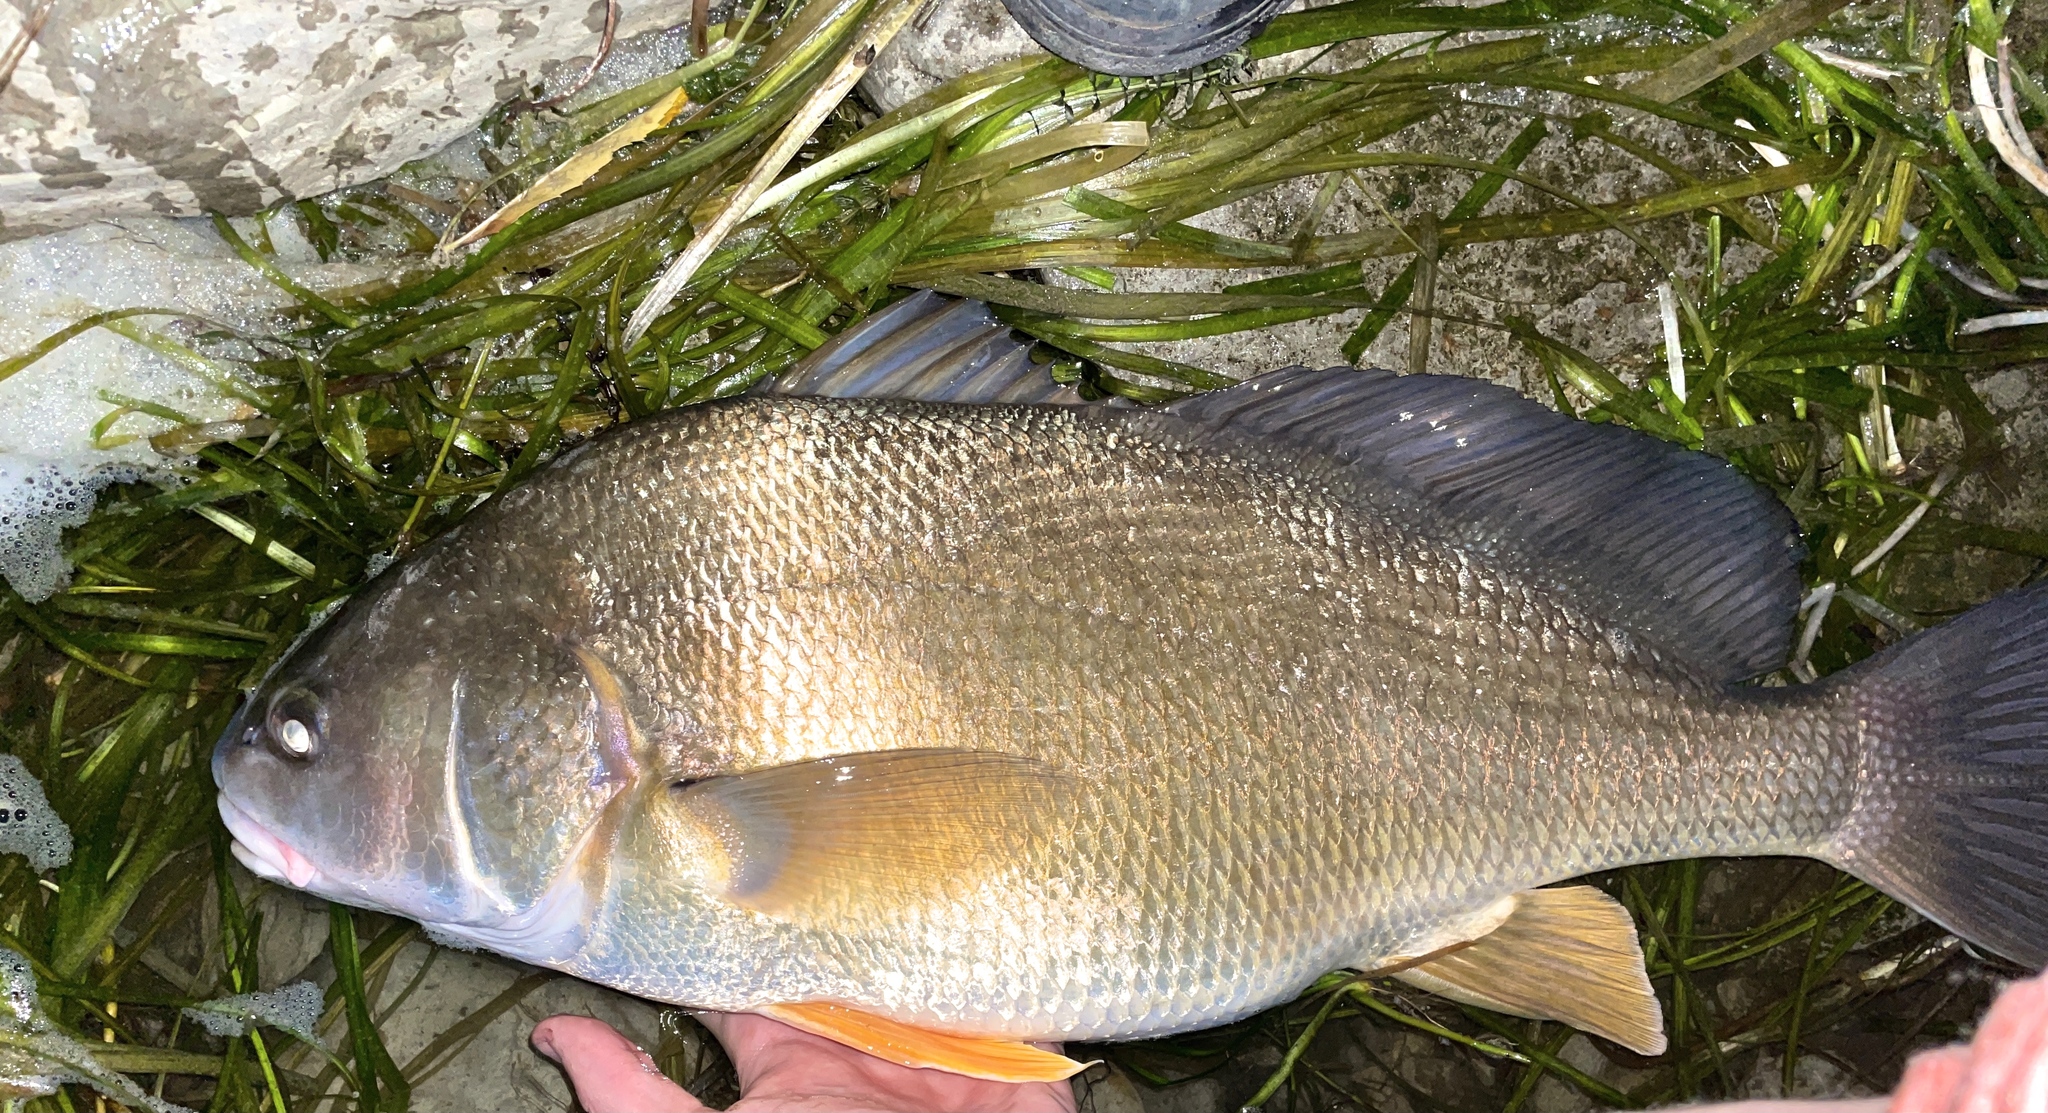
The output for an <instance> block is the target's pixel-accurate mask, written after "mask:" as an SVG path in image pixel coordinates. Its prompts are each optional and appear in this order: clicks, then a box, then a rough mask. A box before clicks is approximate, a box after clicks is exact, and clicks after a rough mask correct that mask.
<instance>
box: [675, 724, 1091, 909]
mask: <svg viewBox="0 0 2048 1113" xmlns="http://www.w3.org/2000/svg"><path fill="white" fill-rule="evenodd" d="M1060 783H1061V778H1060V776H1059V775H1058V774H1057V773H1055V772H1053V770H1052V769H1051V768H1050V767H1048V766H1047V765H1045V764H1044V763H1043V762H1039V761H1035V760H1033V759H1031V758H1025V757H1018V756H1015V755H1012V754H1001V753H987V752H982V751H976V750H952V749H915V750H882V751H875V752H871V753H856V754H844V755H840V756H837V757H828V758H821V759H819V760H816V761H804V762H797V763H794V764H791V765H777V766H771V767H769V768H765V769H756V770H752V771H750V772H745V773H737V774H732V775H728V776H720V777H711V778H708V779H705V780H702V781H693V782H684V783H681V784H677V785H675V786H673V787H671V788H670V789H669V791H668V794H667V799H666V800H665V801H664V802H663V803H662V804H661V805H659V806H660V807H661V808H662V813H661V816H660V819H661V821H662V822H663V823H664V826H665V829H666V831H667V833H668V834H669V836H670V838H671V839H672V840H674V842H675V846H674V851H675V853H676V854H677V855H678V859H679V860H685V861H692V862H698V863H702V866H703V868H704V869H705V871H706V872H707V875H708V880H709V883H710V884H711V885H712V886H713V887H714V888H715V889H716V890H717V891H718V893H719V895H720V896H721V897H722V898H723V899H725V900H727V901H729V902H730V903H732V904H735V905H738V906H740V907H742V908H747V909H751V910H753V911H755V912H759V913H761V914H763V915H766V916H773V917H775V918H777V919H786V920H793V921H801V922H805V923H835V924H839V925H842V926H843V925H845V924H847V923H848V922H860V921H862V920H864V919H866V918H867V917H870V916H873V915H878V914H879V915H887V914H888V913H890V912H892V911H895V910H898V909H902V908H906V907H910V906H913V905H918V904H922V903H926V902H930V901H937V900H948V899H960V898H961V897H962V896H963V894H965V893H967V892H970V891H972V889H973V887H974V886H975V885H976V884H978V883H979V882H980V881H982V880H983V879H985V878H987V877H989V876H990V875H992V874H994V873H997V872H999V871H1001V870H1004V869H1006V868H1009V867H1012V866H1018V865H1022V864H1024V863H1026V862H1027V861H1029V860H1036V859H1033V858H1032V857H1031V847H1032V841H1033V839H1034V838H1038V837H1042V836H1043V835H1044V834H1045V833H1046V832H1047V830H1048V825H1050V824H1052V823H1056V822H1059V819H1060V816H1061V815H1062V814H1063V813H1062V812H1061V811H1060V809H1059V808H1058V806H1057V803H1056V801H1057V800H1058V795H1059V794H1058V791H1057V789H1058V787H1059V785H1060Z"/></svg>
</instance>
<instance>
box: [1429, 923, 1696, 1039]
mask: <svg viewBox="0 0 2048 1113" xmlns="http://www.w3.org/2000/svg"><path fill="white" fill-rule="evenodd" d="M1513 899H1514V909H1513V911H1511V912H1510V913H1509V914H1508V916H1507V918H1506V919H1505V920H1502V921H1501V922H1500V924H1499V926H1498V927H1495V928H1494V929H1493V930H1492V931H1490V932H1488V933H1487V934H1485V935H1482V936H1480V937H1479V938H1478V939H1476V940H1474V941H1473V942H1471V943H1469V944H1466V945H1463V946H1459V947H1453V948H1449V949H1447V950H1446V951H1445V952H1444V953H1442V954H1441V955H1440V956H1438V957H1436V958H1431V959H1428V960H1426V961H1423V962H1420V963H1417V964H1415V965H1413V966H1410V967H1408V968H1407V969H1404V970H1400V971H1398V972H1396V973H1395V974H1394V977H1396V978H1399V979H1401V980H1402V981H1404V982H1407V983H1409V984H1410V985H1413V986H1415V987H1417V988H1419V989H1426V990H1428V991H1430V992H1431V993H1435V994H1439V995H1441V996H1444V997H1448V998H1450V999H1451V1000H1453V1001H1463V1002H1465V1003H1466V1004H1468V1005H1477V1006H1479V1007H1480V1008H1484V1009H1492V1010H1494V1011H1495V1012H1503V1013H1507V1014H1509V1015H1511V1016H1526V1017H1532V1018H1534V1019H1537V1020H1561V1021H1563V1022H1564V1023H1566V1024H1569V1025H1571V1026H1572V1027H1574V1028H1578V1029H1581V1030H1583V1031H1587V1032H1591V1033H1593V1034H1594V1035H1596V1036H1605V1037H1606V1038H1608V1039H1610V1040H1613V1041H1614V1042H1615V1043H1618V1044H1620V1045H1622V1046H1623V1047H1626V1048H1628V1049H1630V1050H1632V1051H1635V1052H1637V1053H1639V1054H1643V1055H1662V1054H1663V1053H1664V1047H1665V1040H1664V1010H1663V1009H1662V1008H1661V1007H1660V1006H1659V1005H1658V1003H1657V995H1656V994H1655V993H1653V992H1651V990H1650V977H1649V974H1648V973H1647V972H1646V971H1644V969H1643V948H1642V945H1641V944H1640V943H1639V942H1638V941H1637V939H1636V925H1635V921H1633V920H1631V919H1629V915H1628V910H1627V909H1624V908H1623V907H1622V906H1621V905H1620V904H1617V903H1616V902H1615V900H1614V898H1613V897H1610V896H1608V895H1607V894H1605V893H1603V892H1601V891H1600V890H1598V889H1595V888H1592V887H1591V886H1587V885H1576V886H1573V887H1571V888H1568V889H1531V890H1529V891H1528V892H1525V893H1516V894H1515V896H1514V898H1513Z"/></svg>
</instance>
